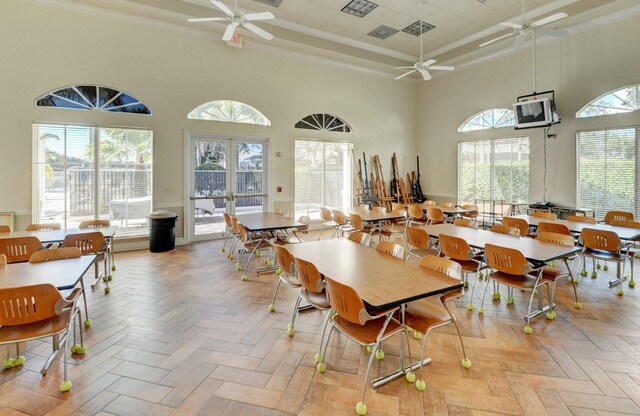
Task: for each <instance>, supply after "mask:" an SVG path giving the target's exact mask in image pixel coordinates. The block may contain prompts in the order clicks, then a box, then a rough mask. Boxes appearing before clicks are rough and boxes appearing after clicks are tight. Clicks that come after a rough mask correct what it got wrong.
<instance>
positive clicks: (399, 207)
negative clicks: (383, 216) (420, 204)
mask: <svg viewBox="0 0 640 416" xmlns="http://www.w3.org/2000/svg"><path fill="white" fill-rule="evenodd" d="M399 210H404V204H401V203H400V202H392V203H391V212H393V211H399Z"/></svg>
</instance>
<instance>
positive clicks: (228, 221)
mask: <svg viewBox="0 0 640 416" xmlns="http://www.w3.org/2000/svg"><path fill="white" fill-rule="evenodd" d="M222 216H223V217H224V223H225V224H226V226H227V228H233V221H231V215H229V214H227V213H226V212H223V213H222Z"/></svg>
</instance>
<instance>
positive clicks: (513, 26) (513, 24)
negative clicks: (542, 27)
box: [498, 22, 522, 30]
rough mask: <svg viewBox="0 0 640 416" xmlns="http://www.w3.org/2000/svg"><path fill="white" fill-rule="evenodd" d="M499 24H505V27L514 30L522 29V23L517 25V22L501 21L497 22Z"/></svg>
mask: <svg viewBox="0 0 640 416" xmlns="http://www.w3.org/2000/svg"><path fill="white" fill-rule="evenodd" d="M498 24H499V25H500V26H506V27H510V28H512V29H515V30H520V29H522V25H519V24H517V23H512V22H502V23H498Z"/></svg>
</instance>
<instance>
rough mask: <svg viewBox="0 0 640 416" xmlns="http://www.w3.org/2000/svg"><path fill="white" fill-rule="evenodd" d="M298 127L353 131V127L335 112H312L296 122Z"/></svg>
mask: <svg viewBox="0 0 640 416" xmlns="http://www.w3.org/2000/svg"><path fill="white" fill-rule="evenodd" d="M296 128H297V129H307V130H327V131H339V132H342V133H351V127H350V126H349V125H348V124H347V123H346V122H345V121H344V120H342V119H341V118H340V117H338V116H334V115H333V114H322V113H321V114H311V115H308V116H306V117H305V118H303V119H302V120H300V121H298V122H297V123H296Z"/></svg>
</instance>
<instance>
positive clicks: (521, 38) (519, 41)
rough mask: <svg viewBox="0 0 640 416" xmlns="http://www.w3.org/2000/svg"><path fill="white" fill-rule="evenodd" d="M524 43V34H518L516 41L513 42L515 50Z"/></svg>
mask: <svg viewBox="0 0 640 416" xmlns="http://www.w3.org/2000/svg"><path fill="white" fill-rule="evenodd" d="M523 43H524V35H518V37H517V38H516V42H515V43H514V44H513V52H515V51H517V50H519V49H520V48H522V44H523Z"/></svg>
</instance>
